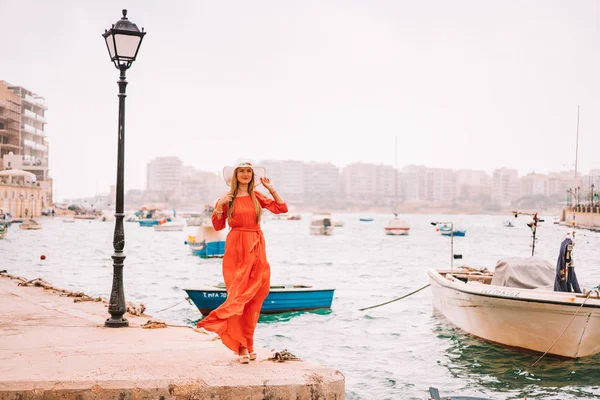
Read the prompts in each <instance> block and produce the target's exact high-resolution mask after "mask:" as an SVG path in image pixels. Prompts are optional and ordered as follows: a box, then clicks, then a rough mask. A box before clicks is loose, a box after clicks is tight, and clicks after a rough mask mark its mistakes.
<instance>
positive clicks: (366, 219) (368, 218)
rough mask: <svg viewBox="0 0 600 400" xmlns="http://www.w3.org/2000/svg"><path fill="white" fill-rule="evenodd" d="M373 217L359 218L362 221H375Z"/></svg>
mask: <svg viewBox="0 0 600 400" xmlns="http://www.w3.org/2000/svg"><path fill="white" fill-rule="evenodd" d="M373 220H374V219H373V218H371V217H363V218H359V221H360V222H373Z"/></svg>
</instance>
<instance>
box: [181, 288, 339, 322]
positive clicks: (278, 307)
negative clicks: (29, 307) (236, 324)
mask: <svg viewBox="0 0 600 400" xmlns="http://www.w3.org/2000/svg"><path fill="white" fill-rule="evenodd" d="M184 290H185V291H186V292H187V294H188V296H189V297H190V299H191V300H192V301H193V302H194V304H195V305H196V307H198V310H200V312H201V313H202V315H204V316H206V315H208V313H210V312H211V311H212V310H214V309H215V308H217V307H219V306H220V305H221V304H222V303H223V302H225V300H226V299H227V291H226V290H225V287H223V286H213V287H206V288H200V289H184ZM334 291H335V289H315V288H313V287H312V286H304V285H291V286H271V290H270V291H269V295H268V296H267V298H266V299H265V301H264V302H263V305H262V308H261V310H260V313H261V314H278V313H286V312H292V311H308V310H318V309H323V308H325V309H327V308H331V303H332V302H333V292H334Z"/></svg>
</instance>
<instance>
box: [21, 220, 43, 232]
mask: <svg viewBox="0 0 600 400" xmlns="http://www.w3.org/2000/svg"><path fill="white" fill-rule="evenodd" d="M19 228H21V229H25V230H38V229H42V225H40V224H39V223H38V222H37V221H36V220H35V219H24V220H23V223H21V225H19Z"/></svg>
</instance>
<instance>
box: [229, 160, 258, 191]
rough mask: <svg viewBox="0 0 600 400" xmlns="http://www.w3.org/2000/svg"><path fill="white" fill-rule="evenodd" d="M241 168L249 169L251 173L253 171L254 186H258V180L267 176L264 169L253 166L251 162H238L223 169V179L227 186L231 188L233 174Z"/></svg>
mask: <svg viewBox="0 0 600 400" xmlns="http://www.w3.org/2000/svg"><path fill="white" fill-rule="evenodd" d="M241 167H250V168H252V171H254V186H258V185H260V184H261V183H260V178H264V177H265V176H266V174H267V170H266V169H265V167H259V166H254V165H253V163H252V161H248V160H246V161H238V162H236V163H235V165H234V166H230V165H228V166H226V167H223V178H225V183H227V186H231V179H232V178H233V173H234V172H235V170H236V169H237V168H241Z"/></svg>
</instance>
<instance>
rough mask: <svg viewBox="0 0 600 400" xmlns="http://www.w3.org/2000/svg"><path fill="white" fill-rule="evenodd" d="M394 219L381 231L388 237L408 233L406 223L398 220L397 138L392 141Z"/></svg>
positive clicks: (408, 229) (408, 227) (408, 228)
mask: <svg viewBox="0 0 600 400" xmlns="http://www.w3.org/2000/svg"><path fill="white" fill-rule="evenodd" d="M394 148H395V150H394V163H395V167H394V218H392V219H391V220H389V221H388V223H387V224H386V226H385V227H384V228H383V231H384V232H385V234H386V235H389V236H406V235H408V234H409V232H410V225H409V224H408V222H406V221H404V220H402V219H400V218H398V211H397V210H398V137H396V138H395V140H394Z"/></svg>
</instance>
